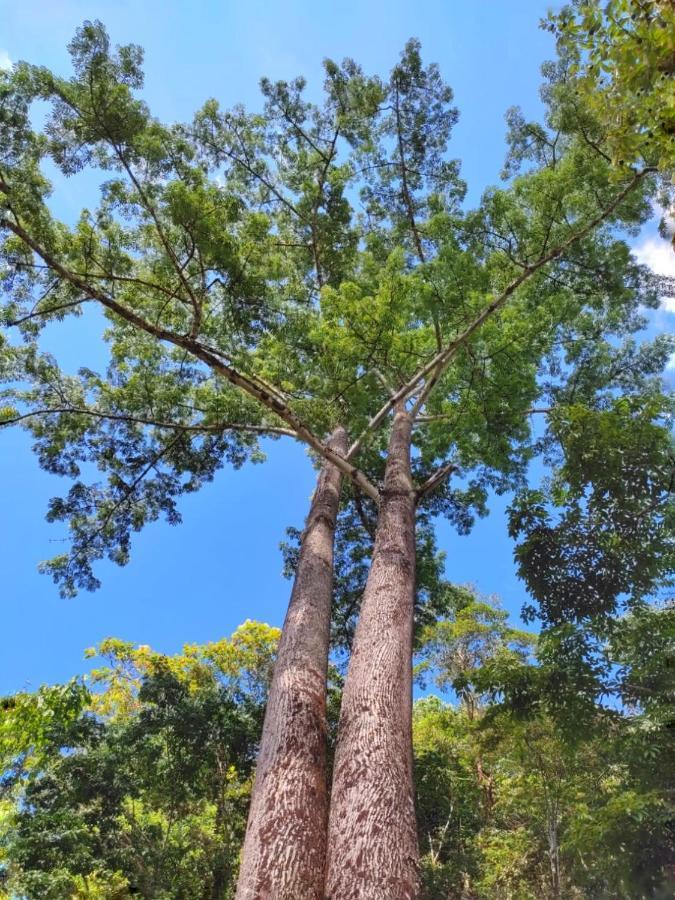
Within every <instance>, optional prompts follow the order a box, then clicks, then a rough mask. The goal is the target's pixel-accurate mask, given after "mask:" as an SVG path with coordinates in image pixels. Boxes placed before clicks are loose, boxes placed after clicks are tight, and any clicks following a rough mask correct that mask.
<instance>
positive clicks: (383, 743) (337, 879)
mask: <svg viewBox="0 0 675 900" xmlns="http://www.w3.org/2000/svg"><path fill="white" fill-rule="evenodd" d="M411 428H412V421H411V418H410V415H409V414H408V412H407V411H406V410H405V408H403V407H401V408H399V409H397V411H396V415H395V417H394V422H393V427H392V433H391V438H390V442H389V454H388V458H387V464H386V470H385V476H384V487H383V490H382V500H381V503H380V511H379V517H378V526H377V532H376V535H375V546H374V548H373V557H372V561H371V567H370V572H369V575H368V581H367V583H366V588H365V591H364V594H363V600H362V604H361V613H360V617H359V622H358V625H357V628H356V634H355V636H354V644H353V648H352V654H351V659H350V662H349V671H348V673H347V678H346V681H345V688H344V693H343V697H342V709H341V713H340V723H339V728H338V742H337V748H336V755H335V765H334V772H333V787H332V797H331V804H330V819H329V824H328V841H327V842H326V822H327V820H328V797H327V785H326V677H327V663H328V648H329V635H330V613H331V600H332V586H333V544H334V536H335V522H336V518H337V511H338V504H339V495H340V486H341V480H342V479H341V475H340V473H339V471H338V470H337V469H336V468H335V467H334V466H333V465H331V464H330V463H325V464H324V466H323V469H322V471H321V475H320V478H319V483H318V486H317V489H316V493H315V495H314V499H313V501H312V506H311V509H310V513H309V517H308V521H307V527H306V529H305V533H304V535H303V540H302V547H301V551H300V559H299V562H298V567H297V571H296V576H295V584H294V586H293V592H292V594H291V602H290V606H289V609H288V614H287V616H286V621H285V623H284V629H283V633H282V637H281V642H280V644H279V651H278V656H277V662H276V665H275V670H274V677H273V679H272V686H271V689H270V696H269V700H268V704H267V711H266V714H265V723H264V726H263V734H262V739H261V746H260V754H259V758H258V763H257V770H256V779H255V785H254V788H253V797H252V800H251V811H250V813H249V821H248V827H247V831H246V839H245V842H244V849H243V859H242V866H241V870H240V874H239V882H238V885H237V894H236V900H324V898H326V900H413V898H415V897H416V896H417V894H418V848H417V830H416V822H415V808H414V797H413V773H412V631H413V610H414V595H415V492H414V489H413V484H412V478H411V473H410V438H411ZM330 446H331V447H332V449H334V450H336V451H337V452H339V453H341V454H343V455H344V454H346V452H347V436H346V433H345V432H344V430H343V429H338V430H337V431H336V432H335V433H334V434H333V436H332V438H331V442H330ZM324 879H325V880H324Z"/></svg>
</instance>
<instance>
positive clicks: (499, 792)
mask: <svg viewBox="0 0 675 900" xmlns="http://www.w3.org/2000/svg"><path fill="white" fill-rule="evenodd" d="M446 591H447V594H448V609H449V610H450V612H449V615H448V616H447V617H446V618H441V619H440V620H439V621H438V623H437V624H436V625H435V626H434V625H427V626H425V627H424V628H422V629H421V631H420V635H419V654H418V658H419V660H420V662H421V663H422V665H423V673H424V677H425V678H431V677H433V678H435V680H436V681H437V683H438V685H439V686H443V687H452V688H453V689H454V693H455V697H456V700H457V702H456V703H454V702H453V703H448V702H444V701H443V700H441V699H440V698H439V697H434V696H428V697H425V698H424V699H420V700H418V701H417V702H416V703H415V706H414V716H413V733H414V752H415V773H416V774H415V788H416V802H417V810H418V829H419V839H420V846H421V850H422V881H423V885H424V890H423V894H422V897H423V898H424V900H443V898H447V897H457V898H463V900H483V898H484V900H493V898H495V897H502V896H504V897H514V898H515V897H518V898H521V897H522V898H533V900H534V898H537V900H539V898H543V900H549V898H550V900H555V898H563V897H564V898H568V897H569V898H570V900H572V898H579V900H581V898H585V897H598V898H600V897H616V898H618V900H634V898H636V897H645V898H648V897H653V898H657V897H666V896H668V891H669V889H670V887H669V881H668V878H669V874H668V873H669V872H670V871H672V865H673V861H674V860H675V834H674V833H673V827H672V823H673V810H672V804H671V803H670V800H669V798H670V797H671V796H672V789H673V785H675V768H674V766H673V759H672V738H671V731H672V723H673V721H674V711H675V695H674V694H673V684H672V672H673V666H672V659H673V655H674V652H675V629H674V628H673V613H672V608H670V607H651V608H650V607H646V606H645V607H643V608H641V609H640V610H639V611H636V612H635V613H634V614H633V615H632V616H630V617H627V618H623V619H620V620H616V622H615V626H616V627H615V628H614V629H613V630H612V632H611V636H610V637H609V638H608V639H607V641H606V643H605V645H604V646H605V654H606V657H607V660H608V663H609V664H608V665H607V666H605V668H604V669H602V670H601V671H598V672H596V673H595V678H594V679H593V681H592V682H591V681H584V680H583V678H581V676H580V675H579V674H578V673H577V676H576V680H575V681H574V689H575V691H576V692H577V693H579V692H584V691H585V692H586V705H585V707H584V715H583V716H582V715H580V714H579V708H580V707H579V706H578V705H577V706H575V704H574V703H573V702H571V699H570V698H572V697H573V692H572V691H571V690H570V691H567V692H565V691H564V690H562V691H560V692H559V696H557V698H556V686H559V685H564V684H565V683H566V682H568V681H569V680H570V678H571V677H572V674H573V673H572V671H571V670H572V668H573V660H574V659H575V657H574V656H573V655H569V654H568V658H567V659H565V657H564V654H561V650H560V648H561V647H563V646H564V643H563V639H562V636H561V635H560V634H557V635H551V634H544V635H542V637H541V638H539V639H538V640H536V641H535V638H534V636H533V635H530V634H528V633H527V632H523V631H520V630H518V629H516V628H514V627H513V626H511V625H510V624H509V622H508V620H507V618H506V616H505V614H504V613H503V611H502V610H501V609H500V608H499V606H498V605H497V604H496V603H495V602H494V601H492V600H489V599H486V598H482V597H480V596H478V595H476V594H475V593H474V592H473V591H470V590H468V589H466V588H457V587H454V586H449V585H448V586H446ZM566 627H567V628H568V629H569V628H570V627H571V626H566ZM277 639H278V631H277V630H276V629H271V628H269V626H266V625H262V624H260V623H256V622H246V623H245V624H244V625H242V626H241V627H240V628H239V629H237V631H235V633H234V634H233V635H232V636H231V637H230V638H227V639H223V640H221V641H217V642H214V643H211V644H206V645H189V646H186V647H185V648H184V650H183V652H182V653H179V654H176V655H175V656H164V655H162V654H160V653H157V652H155V651H153V650H152V649H151V648H150V647H147V646H145V645H140V646H136V645H133V644H130V643H128V642H125V641H120V640H117V639H112V638H111V639H108V640H106V641H104V642H103V643H102V644H101V645H100V647H99V648H97V649H96V650H94V649H92V650H91V651H88V653H87V655H88V656H90V657H92V658H97V659H98V658H101V662H102V665H101V666H99V667H97V668H95V669H94V670H93V671H92V673H91V674H90V675H89V676H88V678H89V684H90V687H88V686H87V685H86V683H85V682H83V681H82V680H81V679H76V680H74V681H73V682H70V683H69V684H66V685H63V686H52V687H45V688H41V689H40V690H39V691H37V692H36V693H34V694H25V693H20V694H16V695H14V696H12V697H7V698H4V700H3V701H2V713H1V715H0V736H1V741H0V748H1V749H2V756H1V757H0V768H1V769H2V772H3V777H2V779H1V780H0V891H4V892H5V894H4V895H5V896H7V897H12V896H21V897H26V898H27V900H29V898H35V900H38V898H39V900H45V898H47V900H49V898H54V900H66V898H68V900H71V898H73V897H81V898H83V900H84V898H101V900H126V898H128V897H131V896H141V897H148V898H153V900H157V898H166V900H169V898H171V900H176V898H184V900H193V898H195V897H207V896H208V897H210V898H213V900H226V898H229V897H231V896H232V890H233V886H234V883H235V879H236V871H237V866H238V854H239V850H240V847H241V842H242V839H243V833H244V828H245V822H246V813H247V805H248V798H249V791H250V779H251V774H252V767H253V760H254V756H255V751H256V745H257V740H258V737H259V734H260V729H261V727H262V713H263V708H264V697H265V693H266V685H267V683H268V680H269V673H270V664H271V662H272V660H273V656H274V648H275V645H276V641H277ZM566 639H567V640H568V641H569V640H570V635H569V634H568V635H567V638H566ZM535 657H536V658H535ZM577 663H578V659H577ZM524 672H529V673H530V677H529V679H527V684H528V694H527V700H528V702H527V703H523V702H518V700H519V697H520V700H521V701H522V697H521V696H520V695H519V694H518V692H517V691H515V688H516V687H517V686H520V687H521V688H522V685H523V684H524V683H525V679H524V677H523V673H524ZM500 679H501V680H500ZM331 685H332V686H331V691H330V697H329V709H330V715H329V720H330V722H331V723H332V725H334V722H335V721H336V718H337V711H338V709H339V703H340V688H341V685H340V678H339V675H338V674H337V673H336V672H333V673H332V676H331ZM608 695H609V696H610V697H613V698H616V700H617V701H619V702H618V703H615V702H610V703H607V702H606V701H607V697H608ZM603 698H604V700H605V702H604V705H603V704H601V702H600V701H601V700H602V699H603ZM556 699H557V703H556V702H554V701H555V700H556ZM0 896H3V895H2V893H0Z"/></svg>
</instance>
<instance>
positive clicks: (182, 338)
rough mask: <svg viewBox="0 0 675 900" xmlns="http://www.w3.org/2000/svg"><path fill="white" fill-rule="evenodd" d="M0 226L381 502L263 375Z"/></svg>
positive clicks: (20, 231) (0, 223)
mask: <svg viewBox="0 0 675 900" xmlns="http://www.w3.org/2000/svg"><path fill="white" fill-rule="evenodd" d="M0 227H4V228H8V229H9V230H10V231H11V232H12V233H13V234H15V235H17V237H20V238H21V240H22V241H23V242H24V243H25V244H26V245H27V246H28V247H30V248H31V250H33V252H35V253H37V255H38V256H39V257H40V258H41V259H42V260H43V261H44V262H45V263H47V265H49V266H50V267H51V268H52V269H53V270H54V271H55V272H58V274H59V275H61V276H62V277H63V278H65V279H66V280H67V281H69V282H70V283H71V284H72V285H73V286H74V287H76V288H77V289H78V290H80V291H82V293H84V294H86V295H87V296H89V297H91V298H92V299H94V300H97V301H98V302H99V303H100V304H101V305H102V306H104V307H105V308H106V309H108V310H110V311H111V312H113V313H115V315H117V316H119V317H120V318H121V319H123V320H125V321H126V322H129V323H130V324H131V325H134V326H135V327H136V328H138V329H140V330H142V331H145V332H146V333H147V334H151V335H152V336H153V337H155V338H157V339H158V340H160V341H166V342H167V343H170V344H173V345H174V346H176V347H182V348H183V349H184V350H187V351H188V352H189V353H191V354H192V355H193V356H194V357H196V358H197V359H199V360H201V361H202V362H203V363H205V364H206V365H207V366H208V367H209V368H210V369H212V370H213V371H214V372H216V373H217V374H219V375H220V376H221V377H223V378H225V379H226V380H227V381H229V382H230V384H233V385H234V386H235V387H238V388H239V389H240V390H242V391H244V393H246V394H248V395H249V396H250V397H253V399H254V400H257V401H258V403H260V404H261V405H262V406H264V407H265V408H266V409H269V410H270V412H273V413H274V414H275V415H276V416H278V417H279V418H280V419H281V420H282V421H284V422H286V424H287V425H289V426H290V427H291V429H292V430H293V432H294V433H295V435H296V436H297V437H298V439H299V440H302V441H304V442H305V443H306V444H308V445H309V446H310V447H311V448H312V450H315V451H316V452H317V453H318V454H319V455H320V456H322V457H323V458H324V459H327V460H329V461H330V462H332V463H334V465H335V466H336V467H337V468H338V469H339V470H340V471H341V472H342V473H343V474H344V475H346V476H347V477H349V478H351V479H352V481H353V482H354V483H355V484H356V485H357V487H359V488H360V489H361V490H362V491H364V493H366V494H368V496H369V497H371V498H372V499H373V500H375V502H376V503H379V498H380V494H379V491H378V489H377V488H376V487H375V485H374V484H372V482H371V481H370V480H369V479H368V478H366V476H365V475H364V474H363V472H361V471H359V469H357V468H356V466H354V465H353V464H352V463H350V462H349V459H348V458H345V457H343V456H340V454H338V453H336V452H335V451H334V450H331V449H330V448H329V447H327V446H326V444H325V443H324V442H323V441H321V440H319V438H318V437H316V435H315V434H314V433H313V432H312V431H311V429H310V428H309V427H308V426H307V425H306V424H305V423H304V422H303V421H302V419H300V417H299V416H297V415H296V413H294V412H293V410H292V409H291V408H290V407H289V406H288V405H287V404H286V403H285V401H283V400H282V398H281V395H280V394H279V393H278V392H277V390H276V388H273V389H271V388H270V387H268V386H266V385H263V384H262V383H261V382H260V380H259V379H256V376H248V375H243V374H242V373H241V372H238V371H237V370H236V369H234V368H233V367H232V366H230V365H228V364H227V363H226V362H224V360H222V359H221V358H220V357H219V355H218V351H217V350H213V349H211V348H209V347H206V346H204V345H203V344H201V343H200V342H199V341H197V340H196V339H195V338H194V337H192V336H191V335H182V334H176V333H175V332H172V331H167V330H166V329H164V328H160V327H159V326H158V325H153V324H152V322H148V321H147V320H146V319H144V318H143V317H142V316H140V315H138V313H136V312H134V311H133V310H132V309H129V308H128V307H127V306H125V305H124V304H122V303H120V302H119V301H118V300H115V299H114V298H113V297H110V296H108V295H107V294H104V293H103V292H102V291H101V290H99V289H98V288H95V287H93V286H92V285H90V284H88V283H87V282H85V281H83V280H82V279H81V278H80V277H78V276H76V275H74V274H73V273H72V272H70V271H69V270H68V269H67V268H66V267H65V266H64V265H63V264H62V263H61V262H59V260H57V259H56V258H55V257H54V256H53V255H52V254H51V253H50V252H49V251H48V250H46V249H45V248H44V247H41V246H40V244H38V243H37V241H35V240H34V239H33V238H32V237H31V235H30V234H28V232H27V231H26V230H25V229H24V228H23V227H22V226H21V225H19V224H18V223H15V222H11V221H10V220H9V219H4V218H0Z"/></svg>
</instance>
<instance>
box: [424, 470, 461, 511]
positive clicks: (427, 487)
mask: <svg viewBox="0 0 675 900" xmlns="http://www.w3.org/2000/svg"><path fill="white" fill-rule="evenodd" d="M456 471H457V466H456V465H455V463H446V464H445V465H443V466H440V468H438V469H436V471H435V472H434V473H433V475H431V477H430V478H427V480H426V481H425V482H424V484H422V485H420V486H419V487H418V488H417V490H416V491H415V496H416V498H417V502H418V503H419V502H420V500H421V499H422V498H423V497H426V495H427V494H430V493H431V492H432V491H434V490H436V488H437V487H438V486H439V485H440V484H442V483H443V482H444V481H445V480H446V478H448V477H449V476H450V475H452V473H453V472H456Z"/></svg>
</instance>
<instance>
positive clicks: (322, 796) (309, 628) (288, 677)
mask: <svg viewBox="0 0 675 900" xmlns="http://www.w3.org/2000/svg"><path fill="white" fill-rule="evenodd" d="M329 446H330V447H331V449H332V450H335V451H336V452H337V453H340V454H341V455H343V456H344V455H346V453H347V434H346V432H345V430H344V429H343V428H338V429H336V431H335V432H334V433H333V435H332V437H331V440H330V442H329ZM341 483H342V476H341V474H340V472H339V471H338V469H336V468H335V466H333V465H331V464H330V463H324V465H323V468H322V470H321V474H320V476H319V481H318V485H317V488H316V491H315V494H314V498H313V500H312V505H311V508H310V512H309V516H308V519H307V524H306V528H305V532H304V534H303V538H302V545H301V549H300V557H299V560H298V567H297V570H296V573H295V582H294V584H293V591H292V593H291V601H290V604H289V607H288V613H287V615H286V621H285V622H284V627H283V631H282V635H281V641H280V643H279V650H278V654H277V660H276V664H275V667H274V676H273V678H272V685H271V688H270V695H269V699H268V702H267V710H266V713H265V722H264V725H263V732H262V738H261V743H260V753H259V756H258V762H257V767H256V776H255V784H254V787H253V796H252V798H251V809H250V812H249V819H248V826H247V830H246V838H245V841H244V848H243V857H242V865H241V870H240V873H239V881H238V884H237V893H236V898H237V900H323V898H324V877H325V864H326V823H327V820H328V790H327V783H326V738H327V726H326V679H327V674H328V646H329V639H330V617H331V602H332V594H333V545H334V539H335V522H336V518H337V512H338V505H339V500H340V487H341Z"/></svg>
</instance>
